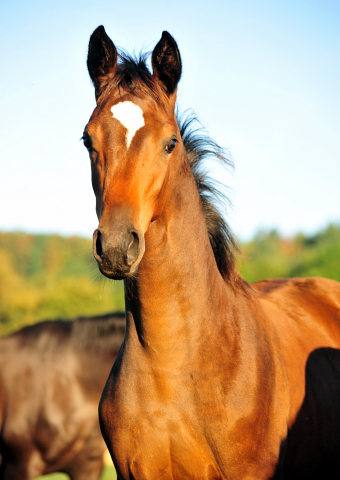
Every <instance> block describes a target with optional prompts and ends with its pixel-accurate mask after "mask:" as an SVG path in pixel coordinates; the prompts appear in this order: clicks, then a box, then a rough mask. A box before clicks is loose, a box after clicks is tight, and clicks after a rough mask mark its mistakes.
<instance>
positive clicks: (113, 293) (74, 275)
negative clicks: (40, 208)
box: [0, 225, 340, 335]
mask: <svg viewBox="0 0 340 480" xmlns="http://www.w3.org/2000/svg"><path fill="white" fill-rule="evenodd" d="M241 251H242V255H241V262H240V271H241V273H242V275H243V276H244V277H245V278H246V280H248V282H254V281H256V280H262V279H264V278H282V277H296V276H300V277H307V276H322V277H328V278H332V279H334V280H338V281H340V225H329V226H328V227H327V228H326V229H324V230H322V231H320V232H317V233H316V234H315V235H312V236H307V235H303V234H301V233H300V234H298V235H296V236H295V237H294V238H283V237H282V236H280V235H279V234H278V232H277V231H275V230H273V231H269V232H259V233H258V234H257V235H255V237H254V238H253V240H252V241H250V242H248V243H246V244H243V245H241ZM123 309H124V297H123V282H113V281H111V280H108V279H105V278H104V277H103V276H102V275H101V274H100V273H99V271H98V268H97V265H96V262H95V261H94V259H93V257H92V241H91V240H89V239H84V238H80V237H70V238H65V237H61V236H59V235H30V234H27V233H21V232H7V233H4V232H0V335H5V334H7V333H10V332H12V331H14V330H16V329H18V328H20V327H22V326H23V325H26V324H29V323H35V322H37V321H39V320H43V319H55V318H63V319H65V318H72V317H76V316H79V315H97V314H98V315H99V314H103V313H108V312H112V311H115V310H123Z"/></svg>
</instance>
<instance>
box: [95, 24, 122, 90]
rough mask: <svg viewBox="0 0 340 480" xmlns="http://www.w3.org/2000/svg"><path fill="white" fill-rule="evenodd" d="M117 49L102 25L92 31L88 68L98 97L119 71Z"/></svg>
mask: <svg viewBox="0 0 340 480" xmlns="http://www.w3.org/2000/svg"><path fill="white" fill-rule="evenodd" d="M117 57H118V55H117V49H116V47H115V46H114V43H113V42H112V40H111V39H110V38H109V37H108V36H107V35H106V32H105V29H104V27H103V26H102V25H100V27H98V28H96V30H95V31H94V32H93V33H92V35H91V37H90V42H89V50H88V54H87V69H88V71H89V74H90V77H91V80H92V82H93V85H94V88H95V92H96V99H98V97H99V96H100V94H101V93H102V91H103V90H104V88H105V87H106V86H107V84H108V83H109V82H110V80H111V79H112V78H113V77H114V75H115V73H116V71H117Z"/></svg>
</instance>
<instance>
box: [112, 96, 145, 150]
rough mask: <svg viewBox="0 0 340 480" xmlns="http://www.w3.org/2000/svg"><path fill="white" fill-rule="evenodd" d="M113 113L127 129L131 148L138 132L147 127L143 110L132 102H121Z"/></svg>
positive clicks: (114, 108)
mask: <svg viewBox="0 0 340 480" xmlns="http://www.w3.org/2000/svg"><path fill="white" fill-rule="evenodd" d="M111 112H112V115H113V116H114V118H116V119H117V120H119V121H120V123H121V124H122V125H123V126H124V127H125V128H126V129H127V132H126V143H127V148H129V146H130V144H131V141H132V139H133V137H134V135H135V133H136V132H137V130H139V129H140V128H142V127H143V126H144V125H145V123H144V117H143V110H142V109H141V108H140V107H139V106H138V105H135V104H134V103H132V102H120V103H117V105H114V106H113V107H112V108H111Z"/></svg>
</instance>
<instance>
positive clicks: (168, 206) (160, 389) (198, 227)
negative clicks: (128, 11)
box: [83, 27, 340, 480]
mask: <svg viewBox="0 0 340 480" xmlns="http://www.w3.org/2000/svg"><path fill="white" fill-rule="evenodd" d="M117 58H118V55H117V50H116V48H115V46H114V44H113V43H112V41H111V40H110V39H109V37H108V36H107V35H106V33H105V30H104V28H103V27H98V28H97V30H95V32H94V33H93V35H92V37H91V39H90V44H89V52H88V69H89V73H90V76H91V79H92V81H93V83H94V86H95V93H96V100H97V106H96V108H95V110H94V112H93V114H92V116H91V118H90V121H89V122H88V124H87V126H86V128H85V131H84V135H83V139H84V144H85V146H86V148H87V149H88V150H89V153H90V158H91V166H92V184H93V189H94V192H95V195H96V206H97V215H98V218H99V226H98V229H97V230H96V231H95V233H94V242H93V252H94V256H95V258H96V260H97V262H98V266H99V268H100V271H101V272H102V273H103V274H104V275H105V276H107V277H109V278H121V279H124V283H125V300H126V328H127V330H126V337H125V340H124V343H123V345H122V348H121V350H120V352H119V354H118V356H117V359H116V362H115V364H114V366H113V369H112V371H111V374H110V376H109V378H108V381H107V383H106V386H105V389H104V391H103V396H102V399H101V403H100V410H99V412H100V424H101V427H102V432H103V435H104V438H105V441H106V443H107V445H108V448H109V450H110V453H111V455H112V458H113V461H114V463H115V466H116V468H117V472H118V477H119V479H124V480H174V479H176V480H185V479H196V480H218V479H224V480H255V479H257V480H268V479H270V478H275V479H283V478H284V479H286V480H293V479H294V480H307V479H308V480H311V479H315V480H326V479H327V480H335V479H339V478H340V358H339V357H340V351H339V348H340V284H339V283H337V282H334V281H331V280H326V279H321V278H312V279H292V280H280V281H278V280H277V281H275V280H268V281H264V282H260V283H257V284H254V285H252V286H250V285H248V284H246V282H245V281H244V280H242V278H241V277H240V276H239V274H238V273H237V269H236V266H235V261H234V258H233V254H232V249H233V241H232V237H231V235H230V232H229V230H228V228H227V225H226V224H225V221H224V220H223V218H221V216H220V215H219V214H218V211H217V210H216V208H215V207H214V204H213V197H214V193H216V192H215V191H214V190H212V189H211V186H210V185H209V183H207V182H206V179H205V178H204V175H202V173H200V170H199V165H200V159H202V158H204V156H206V154H208V155H209V154H210V155H211V154H215V155H216V154H217V155H218V156H222V157H223V154H221V151H220V150H219V149H218V148H216V144H215V143H214V142H213V141H211V140H208V141H205V142H204V141H203V142H202V141H200V139H199V137H197V136H196V135H195V132H193V133H194V134H190V133H189V135H187V133H186V132H185V128H184V129H183V126H182V127H181V126H180V125H179V124H178V121H177V118H176V114H175V102H176V89H177V83H178V81H179V79H180V76H181V59H180V54H179V50H178V47H177V44H176V42H175V41H174V39H173V38H172V37H171V35H169V34H168V33H167V32H163V35H162V38H161V40H160V41H159V43H158V44H157V45H156V47H155V49H154V50H153V52H152V57H151V60H152V70H153V73H150V72H149V70H148V69H147V67H146V64H145V61H143V59H139V60H137V61H134V60H132V59H131V58H129V57H127V56H126V55H121V57H120V61H119V62H118V61H117ZM207 60H208V59H205V58H202V59H201V66H202V69H203V68H205V69H207V68H208V62H207ZM211 81H212V85H207V88H206V92H203V94H206V95H208V94H209V88H215V85H216V82H219V85H221V79H211ZM213 82H215V83H213ZM254 181H256V180H255V179H254Z"/></svg>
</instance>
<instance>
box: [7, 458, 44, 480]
mask: <svg viewBox="0 0 340 480" xmlns="http://www.w3.org/2000/svg"><path fill="white" fill-rule="evenodd" d="M43 470H44V463H43V461H42V459H41V457H40V455H39V453H38V452H24V453H22V454H21V455H19V454H18V455H15V456H14V455H11V454H10V456H9V457H8V458H6V457H5V456H3V458H2V463H1V465H0V480H33V479H34V478H36V477H38V476H39V475H42V473H43Z"/></svg>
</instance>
